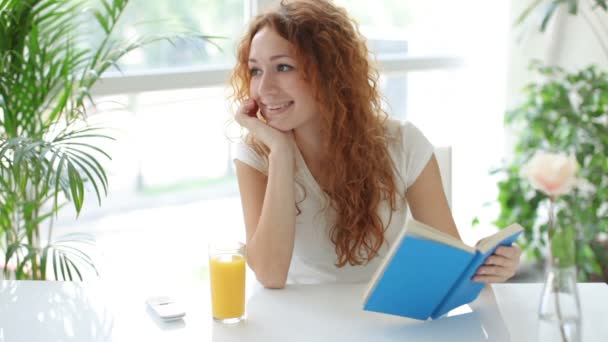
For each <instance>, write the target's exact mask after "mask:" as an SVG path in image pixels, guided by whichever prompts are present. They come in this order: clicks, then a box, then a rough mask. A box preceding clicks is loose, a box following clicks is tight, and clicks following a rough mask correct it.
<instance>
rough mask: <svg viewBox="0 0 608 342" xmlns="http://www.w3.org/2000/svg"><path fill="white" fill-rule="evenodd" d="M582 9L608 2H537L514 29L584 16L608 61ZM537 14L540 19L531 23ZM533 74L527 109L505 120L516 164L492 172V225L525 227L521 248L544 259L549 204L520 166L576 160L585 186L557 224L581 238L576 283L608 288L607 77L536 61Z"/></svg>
mask: <svg viewBox="0 0 608 342" xmlns="http://www.w3.org/2000/svg"><path fill="white" fill-rule="evenodd" d="M583 5H585V6H587V5H589V6H591V7H590V10H591V11H600V12H601V11H603V12H604V13H605V12H606V11H608V6H607V2H606V1H605V0H593V1H590V2H589V3H583V2H580V1H578V0H535V1H531V2H530V3H529V5H528V7H527V8H526V9H524V11H523V12H522V13H521V15H520V16H519V17H518V19H517V21H516V24H517V25H521V24H524V23H526V24H528V25H534V26H537V27H538V29H539V31H541V32H544V31H545V30H546V28H547V25H548V23H549V22H550V20H551V19H552V17H553V16H554V14H555V13H556V11H557V10H558V9H559V8H560V7H565V8H566V9H567V11H568V14H569V15H571V16H576V15H579V14H580V16H581V17H582V19H583V20H584V21H585V23H586V24H587V25H588V27H589V28H590V29H591V32H592V33H593V35H594V37H595V39H596V41H597V42H598V44H599V45H598V46H599V47H600V48H601V50H602V52H603V53H604V55H605V56H606V57H607V58H608V47H607V46H606V44H605V42H604V39H605V38H606V36H608V32H605V31H606V27H604V26H603V25H598V24H597V23H594V21H593V20H591V19H590V15H589V11H587V10H586V9H585V8H581V6H583ZM535 12H536V13H539V14H540V15H539V16H534V15H533V13H535ZM535 19H536V20H538V22H536V21H535ZM530 69H531V71H532V72H533V73H534V74H535V76H537V77H538V78H539V79H540V81H538V82H531V83H529V84H528V85H526V86H525V88H524V89H523V92H524V100H523V101H522V103H521V104H520V105H519V106H518V107H517V108H515V109H513V110H511V111H509V112H508V113H507V114H506V116H505V124H506V126H508V127H510V128H511V129H512V130H513V131H514V132H515V139H516V142H515V146H514V151H513V157H512V158H511V160H509V161H508V162H506V163H505V164H504V165H503V167H502V168H500V169H497V170H494V171H493V173H497V174H499V175H500V176H501V180H500V181H499V182H498V191H499V192H498V201H497V202H498V204H499V207H500V212H499V215H498V218H497V220H496V222H495V223H496V224H497V225H498V226H504V224H505V223H507V222H509V223H510V222H512V221H518V222H521V223H522V225H523V226H524V227H525V228H526V231H525V232H524V237H525V238H524V239H523V241H522V242H521V245H522V248H523V249H524V251H525V252H526V254H527V255H528V256H529V259H532V260H536V261H541V260H544V258H545V255H544V253H543V248H544V247H545V246H547V245H548V236H547V229H548V219H547V217H544V216H543V215H542V214H540V213H541V212H542V207H545V209H546V206H547V199H546V198H545V197H543V196H542V194H541V193H540V192H538V191H535V190H533V189H532V188H531V186H530V185H529V184H528V183H527V182H526V181H525V180H524V179H522V177H521V175H520V171H521V167H522V165H524V163H525V162H526V161H528V160H529V159H530V158H531V156H532V154H533V153H534V151H536V150H539V149H544V150H557V151H562V152H564V153H571V154H574V155H575V156H576V160H577V162H578V163H579V165H580V166H581V172H580V176H581V177H582V179H584V182H583V184H582V185H581V186H579V187H578V188H577V189H575V190H574V191H573V192H572V193H570V194H568V195H567V196H564V197H563V198H562V199H561V200H560V203H559V205H557V206H556V215H555V220H556V222H555V223H556V224H557V225H561V226H568V227H573V228H574V229H575V230H576V232H577V234H576V248H575V256H576V266H577V269H578V278H579V280H583V281H584V280H588V279H598V278H603V280H604V281H608V252H607V250H608V243H607V242H606V233H607V232H608V190H607V186H608V158H607V157H606V153H607V151H608V74H606V72H604V71H602V70H601V69H600V68H598V67H597V66H594V65H590V66H588V67H586V68H583V69H581V70H578V71H570V72H569V71H566V70H565V69H563V68H561V67H558V66H546V65H543V63H542V62H539V61H533V62H532V63H531V64H530ZM539 209H541V210H539Z"/></svg>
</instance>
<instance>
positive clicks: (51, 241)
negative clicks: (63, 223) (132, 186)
mask: <svg viewBox="0 0 608 342" xmlns="http://www.w3.org/2000/svg"><path fill="white" fill-rule="evenodd" d="M128 3H129V1H128V0H94V1H83V0H0V251H2V255H1V256H0V260H1V259H4V263H3V265H4V275H5V276H6V277H14V278H16V279H49V278H54V279H64V280H73V279H80V280H82V278H83V276H82V272H81V268H82V267H83V266H87V267H89V269H93V270H94V271H95V272H96V269H95V265H94V263H93V260H92V258H91V257H90V256H89V255H88V254H87V253H85V252H84V251H83V250H82V248H78V247H77V246H75V245H74V244H73V243H71V242H73V241H71V240H72V239H60V240H58V239H55V238H54V237H53V236H52V224H53V218H54V217H55V216H56V214H57V213H58V211H59V210H60V209H61V208H62V207H63V206H65V205H66V204H71V205H73V207H74V208H75V210H76V213H77V214H78V213H80V212H81V210H82V206H83V202H84V197H85V193H86V191H85V190H86V189H91V190H92V192H93V193H94V194H95V195H96V196H97V200H98V201H99V203H100V204H101V198H102V196H103V195H106V194H107V191H108V178H107V176H106V172H105V169H104V162H106V161H107V160H108V159H110V156H109V155H108V154H107V153H106V152H105V151H104V150H103V149H102V148H100V147H99V146H98V144H97V143H98V142H99V140H100V139H101V140H107V139H112V137H111V136H110V135H108V134H107V132H106V131H105V130H104V129H103V127H97V126H93V125H90V124H88V123H87V120H86V119H87V112H88V109H89V108H90V105H91V103H92V97H91V94H90V93H89V90H90V89H91V87H92V86H93V85H94V84H95V83H96V82H97V81H98V80H99V79H100V76H101V75H102V74H103V73H104V72H105V71H107V70H108V69H110V68H112V67H113V66H116V65H117V62H118V61H119V60H120V59H121V58H122V57H123V56H125V55H126V54H127V53H129V52H130V51H132V50H134V49H137V48H139V47H141V46H144V45H146V44H149V43H152V42H156V41H160V40H169V41H171V40H173V39H179V38H186V37H188V38H194V39H202V40H205V41H208V39H209V37H208V36H204V35H199V34H196V33H190V32H184V33H172V34H167V35H155V36H141V37H135V38H130V39H128V40H125V39H122V38H120V37H117V36H116V34H115V31H116V27H117V23H118V21H119V19H120V17H121V14H123V12H124V11H125V8H126V7H127V5H128ZM91 5H92V7H90V6H91ZM91 23H92V24H91ZM87 25H88V26H87ZM91 25H93V28H92V29H90V28H91ZM92 35H97V36H99V35H101V38H102V39H101V40H100V42H99V44H96V45H93V44H91V43H90V41H91V39H89V38H90V37H91V36H92ZM43 226H45V228H46V227H48V234H45V236H41V227H43ZM79 241H81V242H82V241H83V240H79ZM51 267H52V274H53V277H51V272H50V268H51Z"/></svg>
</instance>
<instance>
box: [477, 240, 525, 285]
mask: <svg viewBox="0 0 608 342" xmlns="http://www.w3.org/2000/svg"><path fill="white" fill-rule="evenodd" d="M520 255H521V249H520V248H519V247H518V246H517V245H512V246H510V247H506V246H499V247H498V248H496V251H494V254H492V255H491V256H490V257H489V258H488V259H486V262H485V264H483V266H480V267H479V268H478V269H477V273H476V274H475V276H474V277H473V281H478V282H484V283H502V282H504V281H506V280H507V279H509V278H511V277H513V275H515V271H517V266H519V257H520Z"/></svg>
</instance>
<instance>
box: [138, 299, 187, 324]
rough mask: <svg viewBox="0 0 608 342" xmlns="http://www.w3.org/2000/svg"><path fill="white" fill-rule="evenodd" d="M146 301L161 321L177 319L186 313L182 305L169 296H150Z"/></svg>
mask: <svg viewBox="0 0 608 342" xmlns="http://www.w3.org/2000/svg"><path fill="white" fill-rule="evenodd" d="M146 303H147V304H148V307H149V308H150V309H151V310H152V312H154V313H155V314H156V316H158V317H159V318H160V319H162V320H163V321H174V320H178V319H181V318H182V317H184V316H185V315H186V312H185V311H184V309H183V307H182V306H181V305H180V304H179V303H178V302H176V301H175V300H174V299H173V298H171V297H167V296H157V297H150V298H148V299H147V300H146Z"/></svg>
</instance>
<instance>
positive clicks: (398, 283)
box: [363, 219, 523, 320]
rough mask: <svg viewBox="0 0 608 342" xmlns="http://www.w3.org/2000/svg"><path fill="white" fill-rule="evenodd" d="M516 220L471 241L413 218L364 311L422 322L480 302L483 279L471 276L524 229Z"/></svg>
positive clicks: (373, 282)
mask: <svg viewBox="0 0 608 342" xmlns="http://www.w3.org/2000/svg"><path fill="white" fill-rule="evenodd" d="M522 230H523V229H522V228H521V226H519V225H518V224H513V225H511V226H509V227H507V228H505V229H503V230H501V231H499V232H497V233H496V234H494V235H491V236H489V237H487V238H484V239H482V240H480V242H479V243H478V244H477V248H473V247H470V246H467V245H465V244H464V243H463V242H461V241H460V240H458V239H457V238H455V237H452V236H450V235H448V234H445V233H442V232H440V231H438V230H436V229H434V228H432V227H429V226H427V225H425V224H423V223H421V222H418V221H416V220H414V219H409V220H408V223H407V224H406V226H405V227H404V230H403V231H402V232H401V234H400V235H399V237H398V238H397V239H396V241H395V242H394V244H393V246H392V247H391V249H390V251H389V253H388V255H387V256H386V257H385V259H384V260H383V262H382V263H381V265H380V266H379V268H378V270H377V271H376V274H375V275H374V277H372V280H371V281H370V284H369V286H368V289H367V291H366V292H365V294H364V297H363V309H364V310H367V311H375V312H380V313H386V314H391V315H398V316H405V317H410V318H415V319H420V320H426V319H428V318H433V319H436V318H438V317H441V316H442V315H444V314H445V313H447V312H448V311H450V310H452V309H454V308H456V307H458V306H460V305H463V304H467V303H470V302H471V301H473V300H475V299H476V298H477V296H478V295H479V293H480V292H481V290H482V289H483V286H484V284H483V283H477V282H473V281H472V280H471V277H472V276H473V275H474V274H475V271H476V270H477V268H478V267H479V266H480V265H481V264H483V262H484V261H485V259H486V258H487V257H488V256H490V255H491V254H492V253H493V252H494V250H495V249H496V248H497V247H498V246H499V245H510V244H511V243H513V242H514V241H515V240H516V239H517V237H518V236H519V234H521V232H522Z"/></svg>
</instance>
